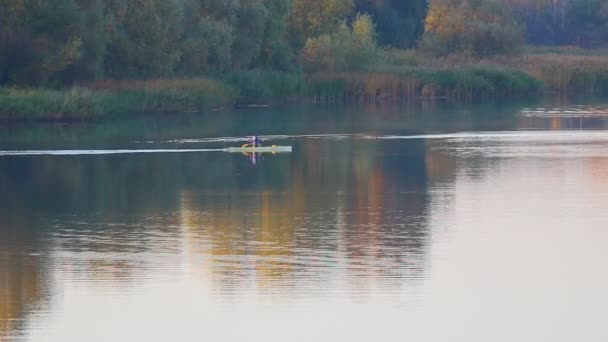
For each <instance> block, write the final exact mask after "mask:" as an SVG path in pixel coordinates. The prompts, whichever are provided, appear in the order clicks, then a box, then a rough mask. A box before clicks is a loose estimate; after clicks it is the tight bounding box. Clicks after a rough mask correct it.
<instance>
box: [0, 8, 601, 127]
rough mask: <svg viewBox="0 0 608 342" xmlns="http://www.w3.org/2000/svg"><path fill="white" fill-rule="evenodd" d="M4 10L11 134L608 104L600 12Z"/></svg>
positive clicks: (5, 102)
mask: <svg viewBox="0 0 608 342" xmlns="http://www.w3.org/2000/svg"><path fill="white" fill-rule="evenodd" d="M0 8H3V11H0V122H9V121H31V120H47V121H70V120H89V119H96V118H103V117H109V116H113V117H115V116H120V115H125V114H136V113H160V112H166V113H176V112H197V111H208V110H219V109H222V108H226V107H231V106H235V105H236V106H242V105H267V104H271V103H285V102H288V103H310V102H314V103H330V104H331V103H337V102H349V103H370V102H387V101H393V102H396V101H400V102H415V101H453V102H459V103H468V102H482V101H491V100H500V99H517V98H530V97H534V96H541V95H547V94H550V95H553V96H569V95H608V51H606V50H602V48H603V47H607V46H608V4H607V3H606V1H605V0H554V1H551V2H547V1H544V0H408V1H403V0H386V1H369V0H289V1H285V0H247V1H228V2H227V1H223V0H146V1H144V2H141V1H135V0H123V1H115V0H57V1H56V2H54V3H52V4H51V3H49V2H46V1H33V0H23V1H17V2H15V1H12V0H0ZM526 44H528V45H526ZM542 46H545V47H542Z"/></svg>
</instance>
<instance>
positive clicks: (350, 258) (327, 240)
mask: <svg viewBox="0 0 608 342" xmlns="http://www.w3.org/2000/svg"><path fill="white" fill-rule="evenodd" d="M408 146H409V147H407V149H406V150H403V147H402V146H400V145H394V144H393V145H390V144H371V145H370V144H363V143H357V142H354V141H345V142H343V143H342V142H339V143H336V142H332V143H330V144H328V143H327V141H325V142H324V141H322V140H307V141H306V142H304V143H302V144H300V145H299V146H298V151H299V153H301V155H302V156H303V157H301V158H292V159H290V160H289V162H288V165H289V168H288V169H287V170H286V171H285V172H287V173H288V174H287V175H282V176H280V177H279V179H284V181H283V182H282V183H280V185H277V186H276V187H272V186H271V187H268V186H265V187H262V188H259V189H258V187H259V186H260V184H269V182H267V181H264V180H263V179H261V178H259V176H260V175H256V174H253V175H251V177H250V178H248V179H249V180H250V182H249V183H248V182H246V181H244V180H241V183H240V185H239V187H241V188H245V189H248V190H247V191H242V190H239V189H230V188H229V189H227V190H226V191H224V192H223V193H217V192H205V191H203V192H200V191H197V189H196V188H195V187H193V188H190V190H188V191H186V192H183V194H182V196H183V199H182V202H181V203H182V209H181V211H182V225H184V228H185V231H186V232H187V233H186V235H185V236H187V237H189V239H190V240H189V242H188V243H187V245H188V246H189V249H190V253H192V254H194V255H196V254H199V255H205V254H207V253H208V254H209V256H210V260H209V264H208V265H207V266H206V267H203V266H201V268H205V269H209V270H211V273H210V274H209V276H210V277H212V278H213V279H215V280H214V283H215V285H216V286H221V287H222V290H223V291H221V292H226V291H228V292H230V291H231V290H237V289H238V288H239V284H238V283H235V282H237V281H238V282H242V283H244V284H248V283H249V282H250V281H255V282H256V283H257V286H258V287H260V288H261V289H262V290H264V289H268V290H272V289H274V288H275V286H276V285H278V284H279V283H280V284H283V285H284V286H286V287H287V288H291V286H296V285H297V283H298V282H297V280H304V279H306V278H309V279H310V278H312V279H318V280H319V281H322V279H327V280H329V278H327V277H330V274H331V272H332V270H334V268H335V267H338V264H340V266H339V267H344V268H345V270H346V271H347V272H346V274H345V276H346V277H348V278H349V279H352V281H355V282H356V283H357V286H359V287H360V286H366V285H364V283H362V281H365V282H366V283H367V282H369V281H372V280H373V279H374V278H376V277H390V278H394V279H404V280H405V279H407V278H408V277H414V276H416V275H419V273H420V272H422V267H423V265H422V263H423V262H424V253H425V246H426V244H427V234H428V233H427V232H426V225H425V222H424V218H423V217H424V215H425V213H424V211H425V205H426V204H425V203H426V186H427V175H426V173H427V171H426V162H425V157H424V156H425V153H424V149H425V145H424V143H423V142H415V143H413V144H412V143H408ZM336 156H339V157H336ZM273 162H277V163H280V162H279V161H273ZM237 167H241V168H246V167H248V166H245V165H241V166H237ZM283 169H284V167H281V168H280V170H283ZM245 170H246V169H241V170H239V169H237V170H236V173H238V174H242V173H245V172H247V171H245ZM266 175H268V173H266ZM184 213H186V214H184ZM201 241H204V242H206V243H208V245H206V246H204V244H201V243H200V242H201ZM194 255H193V256H191V259H192V260H196V259H197V257H196V256H194ZM236 275H238V277H237V276H236ZM243 278H245V279H248V280H244V279H243ZM288 284H289V286H287V285H288ZM368 285H369V284H368ZM243 286H245V285H243Z"/></svg>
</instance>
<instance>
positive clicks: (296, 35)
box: [289, 0, 354, 48]
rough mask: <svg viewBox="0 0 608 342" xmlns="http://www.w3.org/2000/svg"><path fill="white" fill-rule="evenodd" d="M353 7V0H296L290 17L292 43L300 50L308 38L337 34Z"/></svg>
mask: <svg viewBox="0 0 608 342" xmlns="http://www.w3.org/2000/svg"><path fill="white" fill-rule="evenodd" d="M353 6H354V4H353V1H352V0H294V3H293V9H292V11H291V15H290V17H289V30H290V33H291V40H292V43H293V44H294V46H296V47H297V48H299V47H301V46H303V45H304V43H305V42H306V40H307V39H308V38H313V37H318V36H320V35H323V34H331V33H333V32H336V30H337V29H338V27H339V26H340V24H341V23H342V20H343V19H344V18H345V17H347V16H348V15H350V14H351V13H352V11H353Z"/></svg>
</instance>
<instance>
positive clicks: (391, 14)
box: [355, 0, 428, 48]
mask: <svg viewBox="0 0 608 342" xmlns="http://www.w3.org/2000/svg"><path fill="white" fill-rule="evenodd" d="M355 4H356V5H355V10H356V11H357V12H362V13H369V14H370V15H372V18H373V19H374V22H375V23H376V24H377V31H378V42H379V43H380V45H384V46H392V47H396V48H410V47H412V46H414V45H415V44H416V42H417V41H418V39H419V38H420V37H421V36H422V34H423V32H424V19H425V18H426V15H427V12H428V1H427V0H409V1H402V0H356V1H355Z"/></svg>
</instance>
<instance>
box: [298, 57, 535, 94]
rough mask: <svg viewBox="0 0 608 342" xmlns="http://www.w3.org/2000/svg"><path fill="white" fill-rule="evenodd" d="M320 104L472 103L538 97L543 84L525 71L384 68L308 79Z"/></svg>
mask: <svg viewBox="0 0 608 342" xmlns="http://www.w3.org/2000/svg"><path fill="white" fill-rule="evenodd" d="M307 84H308V91H309V95H311V96H313V97H314V98H315V99H316V101H321V102H324V101H331V100H332V99H334V98H336V97H341V98H342V97H343V98H347V99H350V100H352V101H355V102H370V101H379V100H380V101H381V100H383V99H391V100H401V101H413V100H420V99H422V100H424V99H427V100H431V99H439V98H443V99H450V100H454V101H461V102H469V101H480V100H486V99H491V98H498V97H508V98H514V97H526V96H531V95H533V94H538V93H539V92H540V91H541V90H542V83H541V82H539V81H538V80H536V79H534V78H533V77H531V76H529V75H527V74H526V73H524V72H521V71H518V70H513V69H506V68H498V67H488V66H483V67H466V68H455V69H448V68H441V69H435V68H426V67H399V66H380V67H375V68H374V69H373V70H370V71H362V72H344V73H335V74H327V73H317V74H314V75H310V76H309V77H308V79H307Z"/></svg>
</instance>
